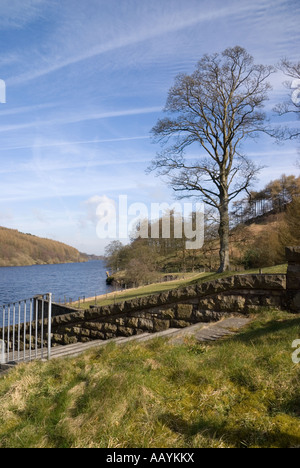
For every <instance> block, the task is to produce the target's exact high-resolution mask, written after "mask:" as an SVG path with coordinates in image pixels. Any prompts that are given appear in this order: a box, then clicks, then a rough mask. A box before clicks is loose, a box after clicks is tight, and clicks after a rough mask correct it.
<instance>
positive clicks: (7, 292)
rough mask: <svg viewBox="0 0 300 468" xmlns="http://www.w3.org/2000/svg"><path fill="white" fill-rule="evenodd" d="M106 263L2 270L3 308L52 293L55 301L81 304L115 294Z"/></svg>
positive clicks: (1, 301)
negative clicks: (90, 299) (82, 300)
mask: <svg viewBox="0 0 300 468" xmlns="http://www.w3.org/2000/svg"><path fill="white" fill-rule="evenodd" d="M105 280H106V268H105V263H104V262H103V261H101V260H99V261H92V262H87V263H67V264H62V265H34V266H26V267H7V268H0V305H3V304H9V303H12V302H18V301H21V300H22V299H29V298H31V297H32V296H35V295H37V294H46V293H52V294H53V296H54V299H53V300H54V301H55V302H58V301H59V299H60V300H61V302H63V301H64V298H65V297H66V299H67V301H69V300H70V299H72V300H73V301H75V300H78V298H79V297H81V298H82V297H83V296H85V297H93V296H95V294H97V295H101V294H106V293H108V292H111V291H112V288H111V287H109V286H107V285H106V282H105Z"/></svg>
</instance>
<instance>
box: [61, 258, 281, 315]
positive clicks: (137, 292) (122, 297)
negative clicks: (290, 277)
mask: <svg viewBox="0 0 300 468" xmlns="http://www.w3.org/2000/svg"><path fill="white" fill-rule="evenodd" d="M259 271H260V270H257V269H256V270H248V271H244V272H243V273H237V272H233V271H231V272H226V273H186V274H185V275H184V276H183V277H181V278H179V279H177V280H174V281H167V282H163V283H154V284H149V285H148V286H141V287H139V288H132V289H128V290H126V291H116V292H112V293H109V294H106V295H103V296H98V297H96V298H90V299H86V300H85V302H83V301H82V302H80V303H79V302H73V303H72V304H69V305H72V306H75V307H76V306H77V307H81V308H88V307H89V306H90V305H99V306H105V305H109V304H113V303H114V302H122V301H126V300H130V299H135V298H138V297H143V296H149V295H151V294H159V293H161V292H164V291H169V290H171V289H176V288H183V287H185V286H188V285H191V284H194V283H201V282H204V281H213V280H216V279H218V278H224V277H225V276H232V275H238V274H257V273H259ZM286 271H287V265H278V266H274V267H268V268H264V269H263V270H262V272H263V273H264V274H266V273H269V274H277V273H278V274H286Z"/></svg>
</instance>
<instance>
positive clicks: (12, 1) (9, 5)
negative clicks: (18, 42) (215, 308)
mask: <svg viewBox="0 0 300 468" xmlns="http://www.w3.org/2000/svg"><path fill="white" fill-rule="evenodd" d="M51 1H52V0H51ZM47 3H48V2H47V0H1V2H0V28H20V27H23V26H24V25H26V24H28V23H29V22H31V21H33V20H34V19H36V18H38V17H41V16H42V15H44V8H45V7H46V6H47Z"/></svg>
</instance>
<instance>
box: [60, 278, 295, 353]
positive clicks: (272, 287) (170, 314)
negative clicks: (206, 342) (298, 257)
mask: <svg viewBox="0 0 300 468" xmlns="http://www.w3.org/2000/svg"><path fill="white" fill-rule="evenodd" d="M286 306H287V300H286V275H238V276H233V277H230V278H223V279H219V280H216V281H212V282H207V283H202V284H195V285H192V286H188V287H185V288H181V289H175V290H171V291H168V292H163V293H161V294H157V295H153V296H148V297H142V298H138V299H134V300H131V301H126V302H123V303H120V304H115V305H111V306H104V307H94V308H92V309H89V310H82V311H77V312H75V311H74V312H71V313H67V314H66V313H64V315H57V316H55V317H53V319H52V333H53V337H52V341H53V345H61V344H64V345H66V344H71V343H76V342H87V341H91V340H99V339H100V340H107V339H110V338H114V337H117V336H124V337H128V336H132V335H137V334H141V333H144V332H151V333H153V332H159V331H163V330H167V329H168V328H183V327H187V326H189V325H192V324H195V323H198V322H211V321H217V320H220V319H221V318H222V317H226V316H228V315H232V314H248V313H251V312H253V311H255V310H258V309H259V308H261V307H272V308H274V307H275V308H286Z"/></svg>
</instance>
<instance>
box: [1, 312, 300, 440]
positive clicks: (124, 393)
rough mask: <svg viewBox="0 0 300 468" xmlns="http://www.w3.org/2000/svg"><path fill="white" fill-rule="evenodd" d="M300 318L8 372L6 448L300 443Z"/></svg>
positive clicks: (276, 315)
mask: <svg viewBox="0 0 300 468" xmlns="http://www.w3.org/2000/svg"><path fill="white" fill-rule="evenodd" d="M299 337H300V318H299V316H295V315H292V314H288V313H285V312H278V311H273V312H270V311H269V312H266V311H261V313H260V314H257V315H256V316H255V317H254V320H253V321H252V323H251V325H249V326H248V327H247V328H245V329H243V330H242V331H241V332H239V333H238V334H237V335H236V336H234V337H233V338H230V339H226V340H222V341H219V342H216V343H214V344H211V345H207V346H203V345H199V344H197V343H196V342H195V341H193V340H188V341H186V342H185V343H184V344H182V345H172V344H170V343H169V342H168V341H167V340H163V339H154V340H152V341H150V342H147V343H144V344H137V343H135V344H134V343H131V344H130V345H129V344H128V345H124V346H120V347H117V346H116V345H112V344H108V345H107V346H106V347H105V348H101V349H99V350H90V351H88V352H87V353H85V354H83V355H81V356H79V357H77V358H72V359H61V360H53V361H50V362H48V363H41V362H36V363H31V364H26V365H25V364H24V365H20V366H18V367H17V368H16V369H15V370H13V371H12V372H11V373H9V374H7V375H5V376H2V377H1V378H0V447H1V448H8V447H12V448H21V447H26V448H29V447H30V448H37V447H50V448H54V447H55V448H63V447H72V448H75V447H76V448H79V447H89V448H93V447H100V448H101V447H103V448H136V447H137V448H140V447H143V448H147V447H149V448H154V447H160V448H169V447H170V448H195V447H207V448H208V447H214V448H227V447H228V448H230V447H234V448H239V447H282V448H288V447H298V446H300V424H299V416H300V396H299V378H300V364H298V365H297V364H293V362H292V358H291V355H292V352H293V350H292V342H293V341H294V340H295V339H297V338H299Z"/></svg>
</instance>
